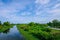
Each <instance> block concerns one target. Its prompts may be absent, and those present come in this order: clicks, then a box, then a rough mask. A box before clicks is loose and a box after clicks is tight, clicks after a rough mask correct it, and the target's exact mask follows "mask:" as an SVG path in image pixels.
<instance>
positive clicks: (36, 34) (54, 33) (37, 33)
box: [0, 20, 60, 40]
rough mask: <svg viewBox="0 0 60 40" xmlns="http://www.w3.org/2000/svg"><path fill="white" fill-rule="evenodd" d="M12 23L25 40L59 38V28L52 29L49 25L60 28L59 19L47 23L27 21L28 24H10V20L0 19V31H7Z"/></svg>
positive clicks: (59, 39)
mask: <svg viewBox="0 0 60 40" xmlns="http://www.w3.org/2000/svg"><path fill="white" fill-rule="evenodd" d="M14 25H16V26H17V28H18V30H19V32H20V33H21V34H22V35H23V36H24V38H25V40H60V30H54V29H51V28H48V26H50V27H55V28H60V21H58V20H53V21H52V22H49V23H47V24H40V23H34V22H31V23H28V24H11V23H10V22H4V23H3V24H2V23H1V21H0V32H3V33H7V32H8V31H9V29H10V28H12V27H13V26H14Z"/></svg>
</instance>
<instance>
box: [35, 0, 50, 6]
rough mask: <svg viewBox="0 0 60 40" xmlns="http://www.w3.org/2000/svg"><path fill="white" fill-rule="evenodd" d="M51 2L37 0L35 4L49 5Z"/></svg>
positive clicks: (48, 0)
mask: <svg viewBox="0 0 60 40" xmlns="http://www.w3.org/2000/svg"><path fill="white" fill-rule="evenodd" d="M49 2H50V0H36V1H35V3H37V4H41V5H45V4H48V3H49Z"/></svg>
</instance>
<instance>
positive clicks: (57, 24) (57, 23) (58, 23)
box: [47, 20, 60, 28]
mask: <svg viewBox="0 0 60 40" xmlns="http://www.w3.org/2000/svg"><path fill="white" fill-rule="evenodd" d="M47 24H48V25H49V26H50V27H55V28H60V21H58V20H53V21H52V22H49V23H47Z"/></svg>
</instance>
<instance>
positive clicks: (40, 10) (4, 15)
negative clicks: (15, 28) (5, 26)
mask: <svg viewBox="0 0 60 40" xmlns="http://www.w3.org/2000/svg"><path fill="white" fill-rule="evenodd" d="M53 19H58V20H60V0H0V20H1V21H2V22H4V21H9V22H11V23H28V22H38V23H47V22H49V21H52V20H53Z"/></svg>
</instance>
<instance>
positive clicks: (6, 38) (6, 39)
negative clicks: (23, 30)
mask: <svg viewBox="0 0 60 40" xmlns="http://www.w3.org/2000/svg"><path fill="white" fill-rule="evenodd" d="M0 40H24V38H23V36H22V35H21V34H20V33H19V31H18V30H17V27H16V26H14V27H13V28H10V30H9V32H8V33H0Z"/></svg>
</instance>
